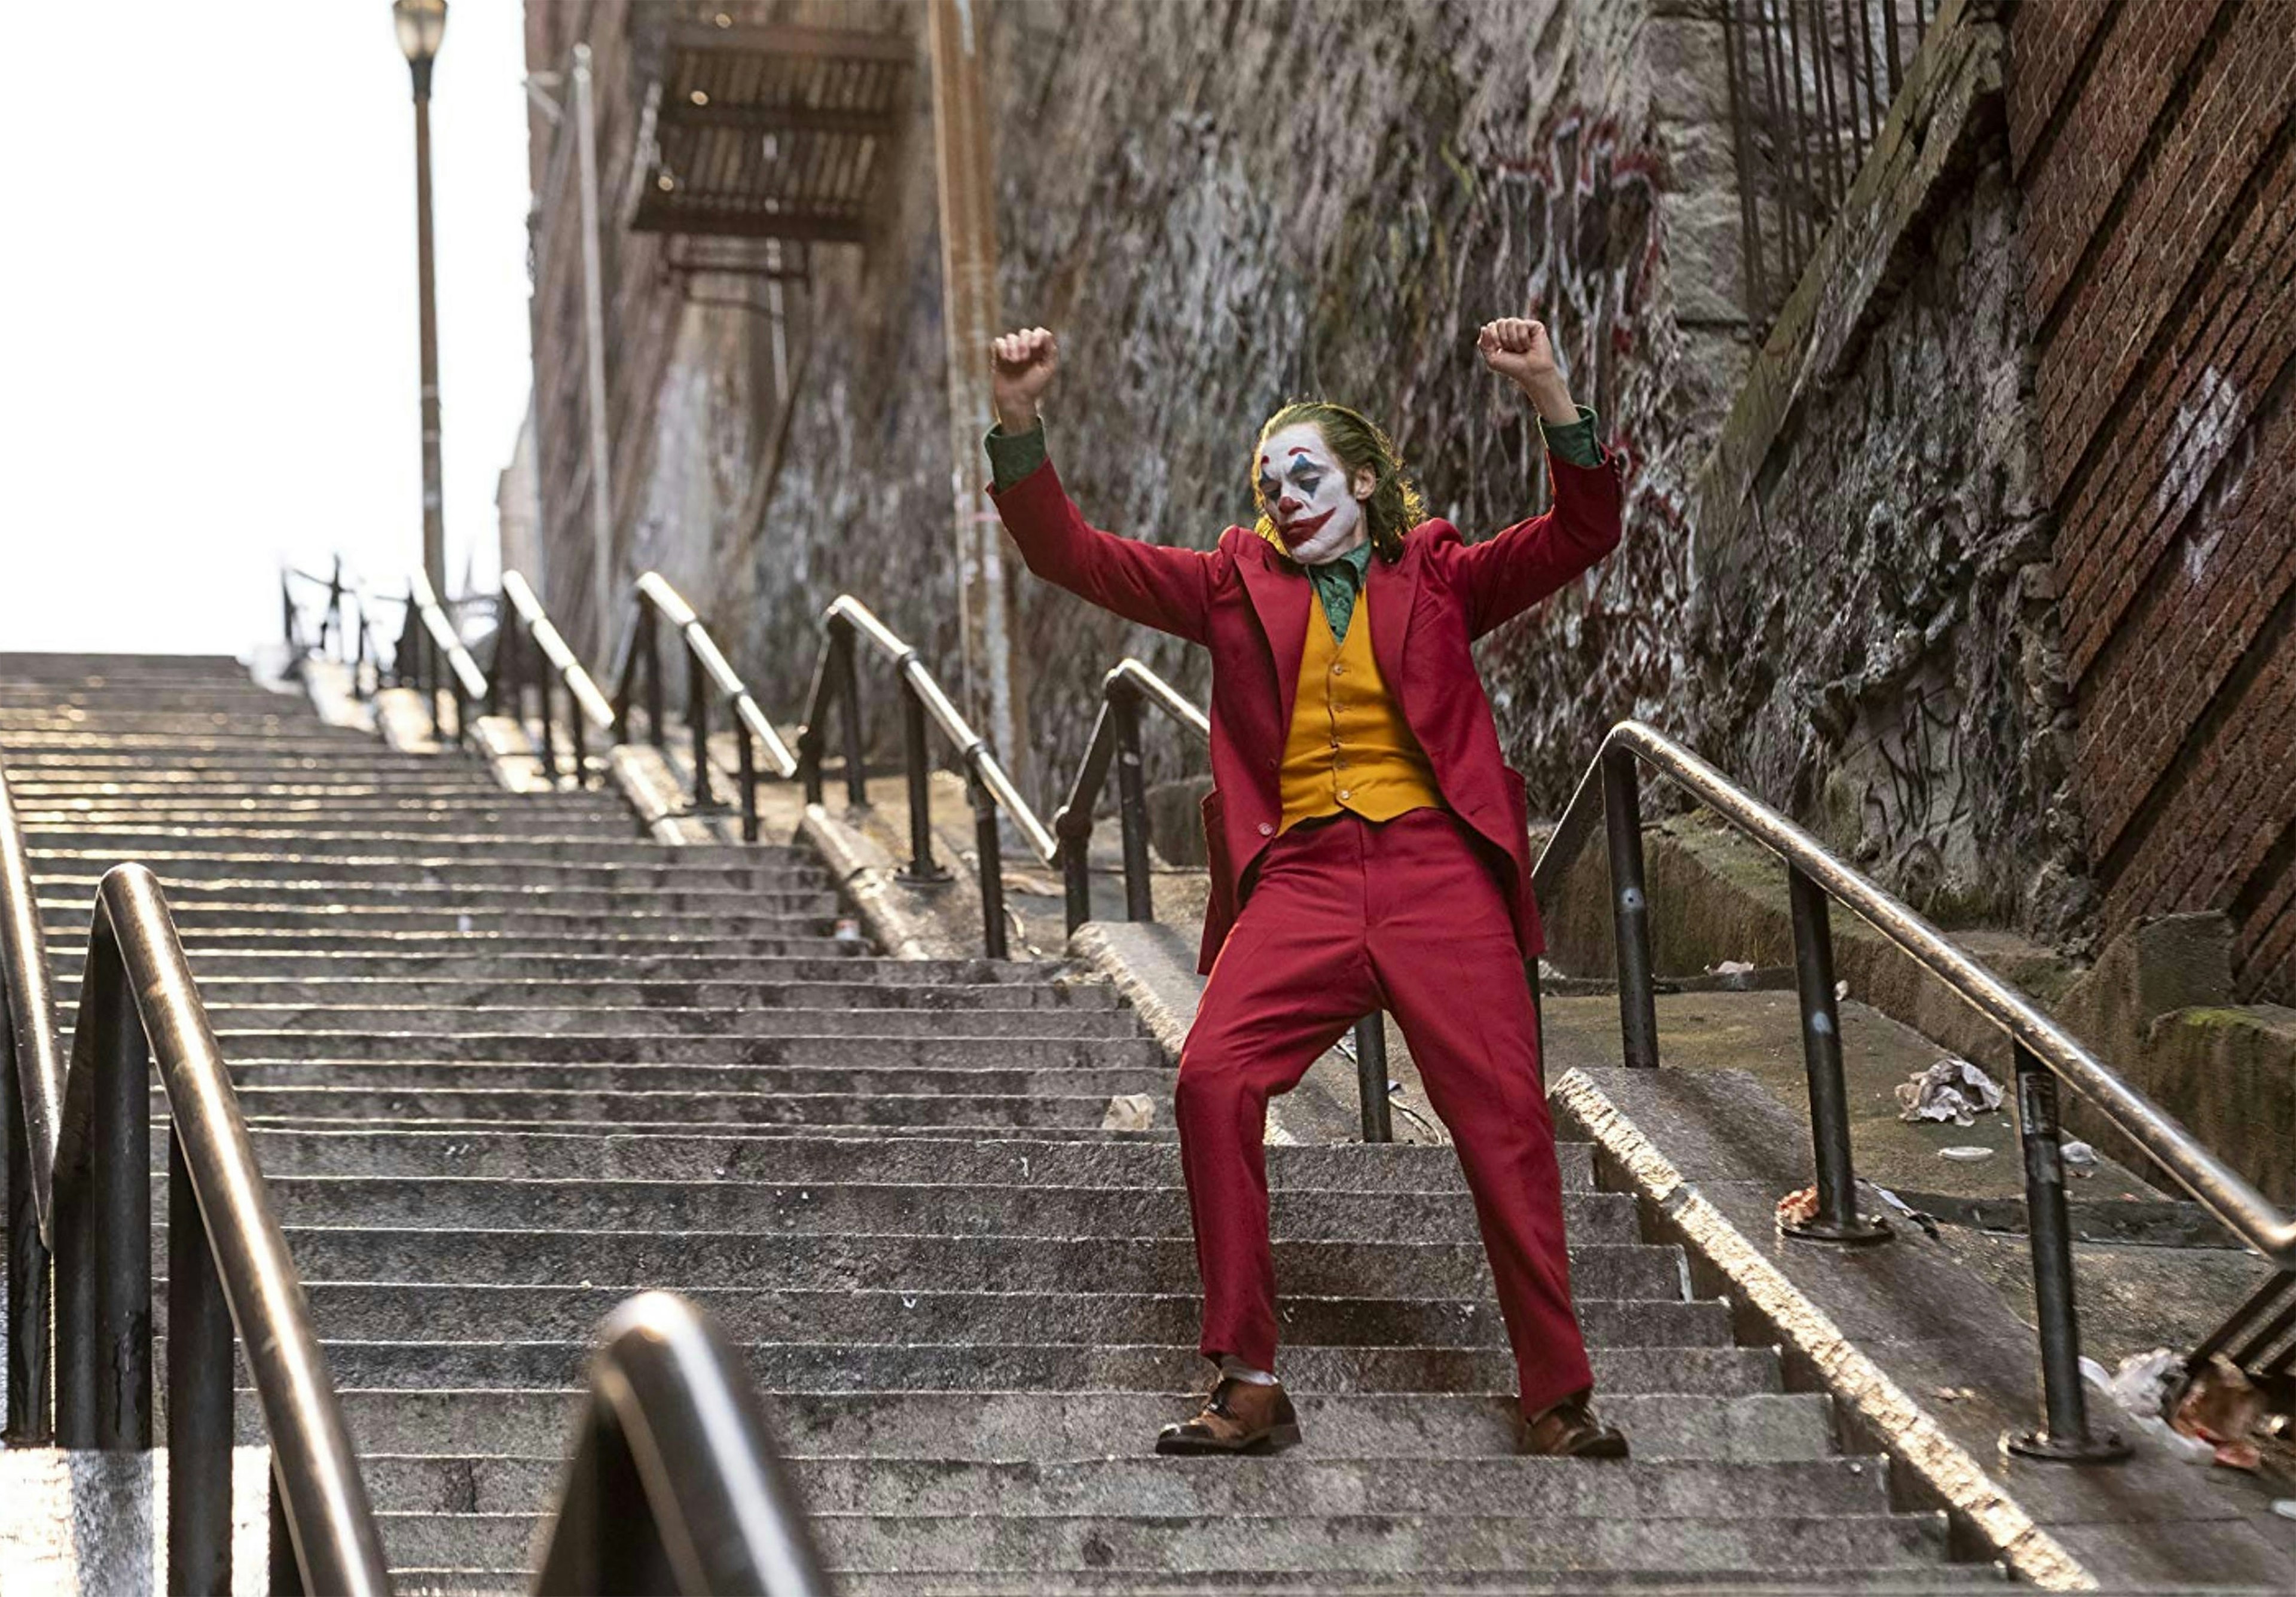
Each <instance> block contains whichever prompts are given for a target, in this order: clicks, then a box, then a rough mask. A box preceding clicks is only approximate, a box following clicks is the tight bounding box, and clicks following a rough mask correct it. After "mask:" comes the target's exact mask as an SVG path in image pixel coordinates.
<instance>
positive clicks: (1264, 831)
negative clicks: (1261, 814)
mask: <svg viewBox="0 0 2296 1597" xmlns="http://www.w3.org/2000/svg"><path fill="white" fill-rule="evenodd" d="M1259 835H1260V836H1261V837H1264V838H1265V837H1273V836H1275V827H1273V826H1271V825H1269V824H1268V823H1267V822H1265V821H1262V822H1261V823H1259Z"/></svg>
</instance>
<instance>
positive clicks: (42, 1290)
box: [0, 761, 64, 1446]
mask: <svg viewBox="0 0 2296 1597" xmlns="http://www.w3.org/2000/svg"><path fill="white" fill-rule="evenodd" d="M0 983H4V984H5V986H6V988H7V991H6V1000H7V1002H6V1004H5V1007H4V1011H0V1044H4V1046H0V1073H4V1074H0V1127H4V1134H5V1138H6V1153H7V1159H8V1193H7V1202H8V1211H7V1223H8V1317H9V1334H8V1378H7V1379H8V1427H7V1431H6V1438H7V1440H8V1441H9V1442H10V1443H11V1444H12V1445H19V1446H23V1445H32V1444H34V1443H36V1442H38V1441H41V1440H44V1439H45V1437H47V1436H48V1434H49V1433H50V1430H51V1421H50V1413H51V1411H50V1406H49V1398H48V1337H47V1324H48V1265H49V1250H50V1249H51V1248H53V1246H54V1243H55V1220H54V1203H53V1200H52V1197H51V1192H52V1190H53V1183H54V1180H55V1164H56V1127H57V1126H60V1125H61V1124H62V1121H63V1103H64V1063H63V1054H62V1052H61V1049H60V1048H59V1047H58V1046H57V1036H56V1006H55V996H54V979H53V976H52V975H51V973H50V969H49V965H48V946H47V934H46V932H45V930H43V929H42V927H41V924H40V906H39V897H38V894H37V891H36V890H35V889H34V887H33V883H32V867H31V862H30V859H29V856H28V854H27V852H26V850H25V848H24V832H23V828H22V827H21V825H20V824H19V823H18V822H17V819H16V805H15V800H14V799H13V798H11V797H10V796H9V792H8V768H7V765H6V763H5V762H4V761H0Z"/></svg>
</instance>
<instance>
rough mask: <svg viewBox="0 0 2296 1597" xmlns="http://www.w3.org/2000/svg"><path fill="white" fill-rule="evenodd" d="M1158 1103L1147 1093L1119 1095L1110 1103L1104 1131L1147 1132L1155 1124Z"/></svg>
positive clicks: (1102, 1127)
mask: <svg viewBox="0 0 2296 1597" xmlns="http://www.w3.org/2000/svg"><path fill="white" fill-rule="evenodd" d="M1155 1119H1156V1102H1155V1100H1153V1099H1152V1098H1151V1097H1149V1096H1148V1094H1147V1093H1118V1094H1117V1095H1116V1096H1115V1097H1113V1098H1111V1099H1110V1100H1109V1101H1108V1112H1107V1113H1106V1114H1105V1115H1103V1116H1102V1117H1101V1119H1100V1128H1101V1130H1103V1131H1145V1130H1147V1129H1148V1127H1149V1126H1151V1125H1152V1124H1153V1123H1154V1122H1155Z"/></svg>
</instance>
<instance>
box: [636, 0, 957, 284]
mask: <svg viewBox="0 0 2296 1597" xmlns="http://www.w3.org/2000/svg"><path fill="white" fill-rule="evenodd" d="M646 54H648V55H650V56H652V58H653V60H654V61H658V63H659V65H658V69H657V71H658V76H656V77H655V78H653V81H652V82H651V83H649V84H647V85H646V86H644V120H643V122H642V125H641V133H640V149H639V152H638V160H637V163H636V165H635V168H634V170H633V174H632V176H633V179H634V188H635V193H634V195H633V197H632V205H631V214H630V226H631V227H632V228H633V229H634V230H635V231H637V232H641V233H691V234H703V235H709V234H715V235H720V236H727V235H730V236H734V237H742V238H776V239H792V240H799V241H805V242H845V243H860V242H865V240H866V238H867V236H868V225H869V217H870V214H871V210H872V209H873V201H874V199H875V196H876V194H877V192H878V189H879V187H880V185H881V182H882V179H883V176H884V174H885V173H886V171H887V170H888V169H889V168H890V165H891V163H890V160H888V148H887V147H888V144H889V142H890V140H891V138H892V137H893V135H894V134H895V132H896V130H897V128H898V125H899V119H900V115H901V111H902V107H903V99H904V94H905V92H906V86H907V82H908V77H909V73H910V70H911V67H912V61H913V57H914V45H912V44H911V42H910V41H909V39H908V38H907V37H906V36H905V35H901V34H887V33H869V32H862V31H858V30H855V29H827V28H794V27H754V26H742V25H737V24H735V23H734V22H733V21H732V20H730V19H729V18H726V17H725V16H722V15H721V16H719V17H717V18H716V19H714V20H701V21H677V22H673V23H671V24H669V25H668V29H666V33H665V36H664V37H662V39H661V40H660V50H659V51H658V52H654V51H648V52H646Z"/></svg>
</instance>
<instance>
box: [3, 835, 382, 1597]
mask: <svg viewBox="0 0 2296 1597" xmlns="http://www.w3.org/2000/svg"><path fill="white" fill-rule="evenodd" d="M155 1061H156V1063H157V1065H158V1067H159V1075H160V1085H161V1087H162V1088H163V1089H164V1091H165V1093H166V1096H167V1100H168V1457H169V1464H170V1467H169V1469H168V1585H169V1587H170V1589H171V1590H173V1591H177V1592H207V1591H223V1590H228V1589H230V1585H231V1575H230V1572H231V1551H232V1548H231V1542H232V1538H231V1527H232V1514H231V1487H232V1441H233V1431H234V1409H233V1401H234V1400H233V1373H234V1372H233V1360H232V1340H233V1334H234V1329H235V1330H236V1331H237V1334H238V1339H239V1343H240V1346H241V1347H242V1349H243V1350H244V1352H245V1355H246V1360H247V1369H248V1372H249V1375H250V1378H251V1379H252V1380H253V1382H254V1386H255V1392H256V1398H257V1401H258V1404H259V1405H260V1406H261V1408H262V1411H263V1418H264V1424H265V1427H266V1430H267V1432H268V1434H269V1436H270V1439H271V1453H272V1475H271V1518H272V1527H273V1532H274V1534H273V1536H272V1549H273V1551H272V1568H271V1590H273V1591H274V1592H300V1591H306V1590H316V1591H324V1592H331V1593H332V1592H346V1593H387V1592H388V1591H389V1577H388V1576H387V1574H386V1573H385V1565H384V1562H383V1555H382V1544H381V1538H380V1536H378V1534H377V1532H376V1529H375V1524H374V1518H373V1510H372V1508H371V1507H370V1506H369V1504H368V1501H367V1495H366V1487H365V1483H364V1482H363V1481H362V1479H361V1478H360V1476H359V1470H358V1462H357V1457H356V1455H355V1454H353V1453H352V1451H351V1445H350V1440H349V1437H348V1434H347V1432H346V1431H345V1429H344V1427H343V1420H342V1413H341V1410H340V1406H339V1405H338V1404H337V1402H336V1398H335V1392H334V1387H333V1385H332V1382H331V1381H330V1380H329V1379H328V1376H327V1367H326V1360H325V1358H324V1355H322V1353H321V1352H320V1348H319V1341H318V1337H317V1335H316V1332H315V1331H313V1329H312V1325H311V1314H310V1307H309V1305H308V1304H307V1302H306V1301H305V1298H304V1296H303V1288H302V1283H301V1282H300V1281H299V1278H298V1277H297V1275H296V1274H295V1266H294V1262H293V1260H292V1259H291V1257H290V1256H289V1254H288V1251H287V1240H286V1237H285V1235H284V1234H283V1233H282V1232H281V1231H280V1228H279V1222H278V1219H277V1217H276V1216H275V1214H274V1212H273V1210H272V1207H271V1202H270V1199H269V1196H268V1194H267V1193H266V1190H265V1187H264V1183H263V1175H262V1171H261V1170H260V1168H259V1167H258V1165H257V1163H256V1159H255V1151H254V1148H253V1145H252V1144H251V1143H250V1142H249V1141H248V1135H247V1126H246V1123H245V1122H244V1121H243V1120H242V1118H241V1116H240V1112H239V1102H238V1099H237V1096H236V1094H234V1092H233V1090H232V1085H231V1072H230V1068H229V1067H228V1066H227V1065H226V1064H225V1061H224V1058H223V1054H222V1051H221V1050H220V1049H219V1048H218V1047H217V1044H216V1038H215V1033H214V1031H213V1030H212V1029H211V1028H209V1024H208V1018H207V1010H206V1006H205V1005H204V1004H203V1003H201V998H200V992H199V986H198V984H197V982H195V981H194V980H193V977H192V972H191V966H190V964H189V962H187V961H186V960H185V958H184V946H183V943H182V941H181V940H180V939H179V938H178V937H177V936H176V926H175V921H174V919H173V917H172V916H171V915H170V914H169V913H168V901H167V897H166V895H165V894H164V893H162V892H161V891H160V883H159V881H158V880H157V879H156V878H155V877H154V876H153V875H152V872H150V871H149V870H147V869H146V868H144V867H143V866H142V865H140V864H122V865H116V866H114V867H113V868H112V869H111V871H109V872H106V873H105V874H104V877H103V880H102V883H101V884H100V885H99V886H98V888H97V889H96V897H95V908H94V914H93V917H92V920H91V923H90V926H89V930H88V944H87V958H86V963H85V964H84V965H83V966H82V967H81V972H80V987H79V1009H78V1017H77V1020H76V1021H75V1023H74V1026H73V1028H72V1047H71V1059H70V1068H69V1070H68V1072H67V1075H66V1077H65V1081H64V1084H63V1085H64V1091H63V1099H62V1105H63V1113H62V1118H61V1121H60V1122H59V1123H58V1125H57V1126H56V1142H55V1148H54V1162H53V1183H54V1184H53V1211H52V1216H53V1236H54V1242H55V1297H54V1313H53V1335H54V1347H55V1356H56V1376H55V1411H54V1412H55V1421H56V1423H55V1426H54V1440H55V1442H56V1444H57V1445H60V1446H63V1447H67V1448H97V1449H102V1450H106V1451H114V1452H117V1451H126V1450H135V1451H143V1450H148V1449H149V1448H150V1447H151V1445H152V1251H151V1241H152V1214H151V1210H152V1178H151V1169H152V1163H151V1135H152V1116H151V1109H150V1096H149V1095H150V1080H151V1072H152V1064H153V1062H155ZM27 1330H28V1327H27V1326H26V1325H25V1324H24V1323H23V1322H21V1321H19V1322H18V1323H16V1325H15V1326H14V1327H13V1331H14V1332H15V1334H17V1335H21V1334H24V1333H25V1332H26V1331H27ZM29 1330H31V1331H33V1332H34V1333H35V1334H37V1336H38V1337H39V1338H40V1339H41V1340H42V1341H43V1342H45V1341H46V1339H47V1338H48V1334H49V1331H50V1327H49V1326H48V1325H45V1324H43V1325H38V1326H36V1327H30V1328H29ZM290 1552H291V1555H292V1562H291V1563H290V1561H289V1554H290Z"/></svg>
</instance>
